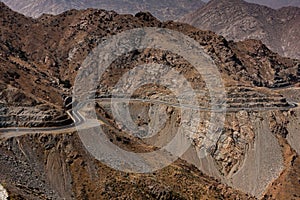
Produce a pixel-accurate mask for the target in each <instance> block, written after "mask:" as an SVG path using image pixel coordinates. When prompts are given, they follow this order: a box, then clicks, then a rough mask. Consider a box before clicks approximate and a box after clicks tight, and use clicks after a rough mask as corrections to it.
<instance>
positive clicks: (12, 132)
mask: <svg viewBox="0 0 300 200" xmlns="http://www.w3.org/2000/svg"><path fill="white" fill-rule="evenodd" d="M129 101H130V102H143V103H152V104H162V105H167V106H172V107H175V108H183V109H192V110H199V111H203V112H223V113H224V112H238V111H241V110H249V111H250V110H252V111H270V110H288V109H291V108H295V107H297V106H299V105H300V103H295V102H289V104H290V106H287V107H253V108H224V107H222V106H220V108H219V109H212V108H203V107H199V106H195V105H188V104H179V103H170V102H167V101H162V100H153V99H140V98H134V99H130V98H98V99H90V100H87V101H85V102H83V103H78V104H77V106H76V107H75V108H73V109H72V110H69V111H67V113H68V115H69V116H70V118H71V119H72V120H73V123H72V124H69V125H65V126H59V127H41V128H36V127H33V128H27V127H9V128H0V138H11V137H17V136H21V135H26V134H32V133H51V134H59V133H65V132H73V131H76V130H78V129H86V128H92V127H96V126H99V125H100V124H107V125H109V124H108V123H107V121H106V120H104V119H102V120H101V118H100V119H98V120H92V119H86V118H85V117H84V116H83V115H82V114H81V113H80V109H81V108H83V107H84V106H85V105H86V104H87V103H91V102H101V103H106V104H111V103H120V102H129ZM225 105H226V104H225Z"/></svg>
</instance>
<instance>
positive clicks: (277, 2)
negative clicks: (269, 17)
mask: <svg viewBox="0 0 300 200" xmlns="http://www.w3.org/2000/svg"><path fill="white" fill-rule="evenodd" d="M245 1H247V2H249V3H256V4H260V5H264V6H268V7H270V8H274V9H279V8H282V7H288V6H293V7H300V0H245ZM204 2H206V3H207V2H209V0H204Z"/></svg>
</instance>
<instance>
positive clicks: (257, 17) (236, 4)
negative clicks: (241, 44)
mask: <svg viewBox="0 0 300 200" xmlns="http://www.w3.org/2000/svg"><path fill="white" fill-rule="evenodd" d="M180 21H182V22H185V23H189V24H191V25H193V26H196V27H198V28H200V29H204V30H212V31H215V32H216V33H218V34H221V35H223V36H225V37H226V38H227V39H229V40H235V41H240V40H245V39H258V40H261V41H263V43H264V44H266V45H267V46H268V47H269V48H270V49H271V50H272V51H274V52H277V53H279V54H281V55H283V56H287V57H292V58H298V59H299V58H300V55H299V53H298V52H299V46H300V45H299V43H298V41H299V34H298V33H299V30H297V29H299V27H300V24H299V23H300V8H296V7H285V8H281V9H279V10H273V9H271V8H268V7H265V6H262V5H257V4H251V3H248V2H245V1H242V0H230V1H225V0H222V1H219V0H215V1H210V2H209V3H208V4H206V5H205V6H203V7H202V8H200V9H199V10H197V11H196V12H193V13H191V14H188V15H186V16H185V17H183V18H182V19H181V20H180Z"/></svg>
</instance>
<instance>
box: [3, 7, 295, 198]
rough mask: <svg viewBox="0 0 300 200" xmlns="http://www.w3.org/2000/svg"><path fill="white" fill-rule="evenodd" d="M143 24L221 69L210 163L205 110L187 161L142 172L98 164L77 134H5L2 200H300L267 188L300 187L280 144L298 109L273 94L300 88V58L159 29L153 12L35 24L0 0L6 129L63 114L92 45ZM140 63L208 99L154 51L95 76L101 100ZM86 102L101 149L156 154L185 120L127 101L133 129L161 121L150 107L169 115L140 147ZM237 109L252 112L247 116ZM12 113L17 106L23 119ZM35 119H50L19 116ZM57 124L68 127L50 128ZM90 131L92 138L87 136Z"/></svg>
mask: <svg viewBox="0 0 300 200" xmlns="http://www.w3.org/2000/svg"><path fill="white" fill-rule="evenodd" d="M142 27H159V28H167V29H171V30H174V31H179V32H181V33H183V34H185V35H187V36H189V37H191V38H193V39H194V40H196V41H197V42H199V44H200V45H201V46H202V47H203V49H204V51H205V52H206V53H207V54H208V55H209V56H210V57H211V58H212V59H213V60H214V62H215V64H216V65H217V67H218V70H219V71H220V72H221V76H222V78H223V81H224V84H225V87H226V91H227V94H228V95H227V98H226V99H224V101H227V102H228V106H229V108H228V110H229V111H228V113H227V114H226V121H225V123H224V129H222V130H221V136H220V138H219V140H218V141H217V144H216V146H215V148H213V149H212V151H211V152H210V154H209V156H208V157H207V158H205V159H199V158H198V157H197V149H198V148H200V147H201V145H202V143H201V141H202V138H201V136H202V135H203V134H202V133H205V132H207V126H208V125H209V120H208V119H209V117H210V115H211V113H209V112H203V113H202V114H201V116H203V121H202V123H201V126H199V129H196V130H194V132H192V133H190V132H188V133H186V135H187V136H188V137H189V138H190V139H191V140H192V141H193V144H194V146H193V147H192V148H191V149H189V151H188V152H187V153H186V154H185V155H184V158H183V159H184V160H183V159H179V160H178V161H176V162H175V163H174V164H172V165H171V166H169V167H167V168H164V169H161V170H158V171H157V172H154V173H151V174H144V175H140V174H134V173H123V172H119V171H116V170H113V169H111V168H109V167H107V166H106V165H104V164H103V163H101V162H99V161H97V160H96V159H95V158H94V157H92V156H91V154H89V153H88V152H87V150H86V149H85V147H84V146H83V144H82V142H81V141H80V139H79V137H78V133H76V132H74V133H73V132H72V133H70V132H68V133H66V132H62V133H59V132H53V134H42V133H41V134H28V135H24V136H19V135H18V134H17V135H16V136H14V135H12V136H11V135H8V137H4V138H2V137H1V139H0V140H1V141H0V142H1V145H0V152H1V153H0V181H1V182H0V184H1V185H3V187H4V188H5V189H7V190H8V192H9V193H10V195H11V196H12V197H13V198H16V199H18V198H19V199H22V198H23V199H24V198H25V199H41V198H42V199H43V198H44V199H47V198H48V199H51V198H52V199H57V198H66V199H103V198H104V199H116V198H118V197H119V198H123V199H125V198H126V196H129V198H135V199H136V198H138V199H144V198H152V199H159V198H161V199H190V198H195V199H197V198H202V199H214V198H215V199H251V198H252V197H251V195H254V196H256V197H263V196H265V197H269V196H271V195H273V196H272V197H274V198H275V199H276V198H277V197H278V195H281V196H284V197H285V198H286V199H291V198H292V197H295V198H297V197H299V196H300V195H299V193H297V191H299V188H298V185H295V186H294V190H290V191H285V193H284V194H282V191H283V190H282V188H278V187H275V186H274V187H273V186H272V183H276V184H277V185H289V184H291V182H292V183H294V182H295V181H298V179H297V178H296V177H295V176H294V174H295V173H294V172H297V171H298V170H299V165H293V163H296V162H299V158H298V157H297V153H296V152H295V150H294V149H295V146H294V145H292V144H290V143H291V142H290V140H288V138H290V137H296V136H297V123H298V121H297V119H298V117H299V113H297V112H295V111H293V110H291V109H297V108H293V107H294V106H291V104H290V103H289V102H288V101H287V98H286V97H285V96H283V94H280V93H278V92H276V91H277V90H279V89H280V88H284V87H289V88H294V86H295V85H296V84H298V83H299V80H300V64H299V60H295V59H289V58H284V57H281V56H280V55H278V54H276V53H273V52H272V51H270V50H269V49H268V48H267V47H266V46H265V45H264V44H263V43H262V42H260V41H257V40H245V41H241V42H233V41H227V40H226V39H225V38H224V37H222V36H219V35H217V34H215V33H213V32H211V31H201V30H199V29H197V28H195V27H192V26H190V25H187V24H182V23H177V22H160V21H159V20H157V19H156V18H154V17H153V16H152V15H151V14H150V13H138V14H136V15H135V16H132V15H119V14H117V13H115V12H113V11H104V10H95V9H87V10H83V11H77V10H71V11H67V12H65V13H62V14H60V15H57V16H52V15H43V16H42V17H40V18H38V19H32V18H28V17H25V16H23V15H21V14H18V13H15V12H13V11H12V10H10V9H9V8H8V7H7V6H5V5H4V4H2V3H0V30H1V32H0V41H1V42H0V60H1V62H0V70H1V73H0V77H1V79H0V80H1V88H2V90H1V95H0V97H1V99H0V100H1V106H2V108H1V109H2V110H1V111H3V115H4V116H2V117H10V118H12V119H10V120H7V119H5V120H2V122H4V123H5V126H16V125H15V124H11V122H15V121H16V120H15V119H14V118H13V117H15V116H20V114H31V115H32V116H35V117H38V116H39V115H41V116H48V115H47V113H48V114H49V113H50V116H57V115H59V114H61V115H63V114H65V112H66V108H64V100H65V97H66V96H70V95H71V93H72V87H73V85H74V80H75V77H76V76H77V73H78V71H79V70H80V67H81V64H82V62H83V60H84V59H85V58H86V56H87V55H88V54H89V53H90V52H91V51H92V49H93V48H94V47H96V46H97V45H98V44H99V43H100V42H101V41H102V40H103V38H105V37H108V36H110V35H115V34H117V33H120V32H123V31H125V30H130V29H133V28H142ZM141 63H157V64H162V65H168V66H171V67H172V68H173V69H176V71H178V72H179V73H180V74H183V75H184V76H185V77H186V78H187V80H189V81H190V82H191V85H192V86H193V88H194V89H195V90H200V91H202V92H203V93H204V95H203V96H202V97H203V99H200V98H199V104H201V105H202V103H203V105H206V104H205V103H207V102H209V96H208V95H207V88H206V85H205V82H204V80H203V78H202V77H201V76H200V75H199V74H198V73H197V72H195V70H193V67H192V66H191V64H190V63H189V62H187V61H186V60H185V59H183V58H182V57H180V56H178V55H176V54H175V55H174V53H172V52H168V51H164V50H157V49H144V50H139V51H134V52H130V53H128V54H126V55H123V56H120V58H118V59H117V60H116V61H115V62H113V63H112V65H111V66H110V68H109V69H110V70H108V72H106V73H105V74H104V75H103V77H104V78H103V80H102V82H100V84H101V87H99V88H97V91H96V93H97V95H98V96H109V95H111V90H110V89H111V87H112V86H113V85H114V84H116V82H118V80H119V79H120V77H121V76H122V75H123V74H124V73H126V72H127V71H129V70H130V69H132V68H133V67H134V66H137V65H139V64H141ZM136 78H139V77H136ZM275 88H276V89H277V90H274V89H275ZM215 89H217V88H215ZM134 96H137V97H141V98H148V99H156V100H157V99H159V98H165V99H168V98H171V97H172V94H171V93H170V92H169V91H168V90H166V88H164V87H158V86H153V85H150V86H149V85H146V86H145V87H143V88H141V89H140V90H137V91H135V94H134ZM289 101H293V102H294V101H296V100H295V99H289ZM93 106H95V108H96V110H97V116H98V118H99V120H100V119H101V120H102V121H105V122H106V123H105V125H104V127H105V134H106V135H107V137H108V138H109V141H111V142H112V143H114V144H116V145H118V146H120V147H121V148H123V149H127V150H130V151H134V152H144V151H150V150H153V149H155V148H159V147H161V146H162V145H164V144H165V142H166V141H165V140H166V139H167V141H168V139H169V138H170V137H172V136H173V135H172V134H174V133H173V132H174V128H173V126H174V127H175V128H176V127H177V126H178V125H180V124H183V123H186V122H181V120H180V119H181V117H180V115H179V111H178V108H176V107H174V106H171V105H164V106H162V107H159V106H158V108H156V107H154V108H153V106H152V105H149V103H145V102H142V103H134V102H132V103H131V107H130V108H131V109H130V110H131V115H132V118H133V120H134V121H135V122H136V124H139V125H140V126H141V128H143V127H144V126H147V125H148V124H151V123H157V119H156V120H155V118H154V119H149V116H153V110H154V111H159V110H166V111H167V112H166V124H165V126H164V127H163V129H162V130H161V132H159V134H158V135H157V136H156V137H154V138H150V139H148V140H147V139H145V140H143V139H139V138H135V137H133V136H131V135H130V134H128V133H127V132H126V130H125V129H123V128H122V127H120V126H119V125H118V123H117V122H116V120H114V118H113V116H112V111H111V109H110V108H107V107H106V106H105V105H103V104H101V103H95V105H94V104H93ZM245 107H246V108H251V110H243V108H245ZM20 108H24V109H23V110H21V111H20ZM277 108H278V110H277ZM281 110H282V111H281ZM20 112H21V113H20ZM22 112H23V113H22ZM37 112H38V114H37ZM55 113H57V115H55ZM156 118H157V117H156ZM287 119H291V122H292V123H289V122H288V120H287ZM22 120H24V121H23V122H22ZM40 120H41V121H42V122H43V123H50V122H53V121H57V120H56V119H54V120H53V119H52V118H48V117H45V118H42V119H36V118H34V119H32V118H30V117H29V118H28V117H27V118H26V117H23V118H20V119H18V121H19V122H21V123H22V124H19V125H20V126H30V123H32V121H33V122H34V124H35V125H39V122H38V121H40ZM28 122H30V123H29V124H28ZM43 123H42V125H41V126H44V125H45V124H43ZM60 125H64V124H63V123H57V124H55V126H60ZM46 126H48V124H46ZM1 127H3V125H1ZM74 131H75V130H74ZM89 131H90V133H92V132H93V131H94V129H90V130H89ZM1 134H2V133H1ZM201 134H202V135H201ZM0 136H3V135H0ZM6 136H7V135H6ZM288 142H290V143H288ZM293 148H294V149H293ZM288 150H289V151H288ZM298 153H299V152H298ZM7 166H10V167H9V168H8V167H7ZM270 169H272V170H270ZM287 180H292V181H290V182H288V181H287ZM275 181H276V182H275ZM229 186H231V187H229ZM233 188H234V189H233ZM247 193H248V194H247ZM193 195H194V196H193Z"/></svg>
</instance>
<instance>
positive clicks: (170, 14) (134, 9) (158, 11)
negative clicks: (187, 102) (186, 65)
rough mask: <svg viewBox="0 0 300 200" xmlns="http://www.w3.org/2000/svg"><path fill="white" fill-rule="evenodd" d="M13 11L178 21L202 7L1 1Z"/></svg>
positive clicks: (182, 1) (196, 1)
mask: <svg viewBox="0 0 300 200" xmlns="http://www.w3.org/2000/svg"><path fill="white" fill-rule="evenodd" d="M2 2H4V3H5V4H7V5H8V6H10V7H11V8H12V9H13V10H15V11H18V12H20V13H23V14H24V15H27V16H31V17H39V16H40V15H42V14H43V13H47V14H60V13H62V12H64V11H66V10H70V9H86V8H98V9H105V10H114V11H116V12H118V13H124V14H135V13H138V12H140V11H148V12H151V13H152V14H153V15H154V16H156V17H157V18H159V19H161V20H174V19H178V18H179V17H180V16H183V15H185V14H187V13H189V12H191V11H193V10H196V9H197V8H199V7H201V6H203V5H204V3H203V2H202V1H200V0H188V1H187V0H176V1H171V0H165V1H157V0H147V1H138V0H133V1H126V0H101V1H98V0H84V1H79V0H50V1H49V0H34V1H32V0H25V1H17V0H2Z"/></svg>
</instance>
